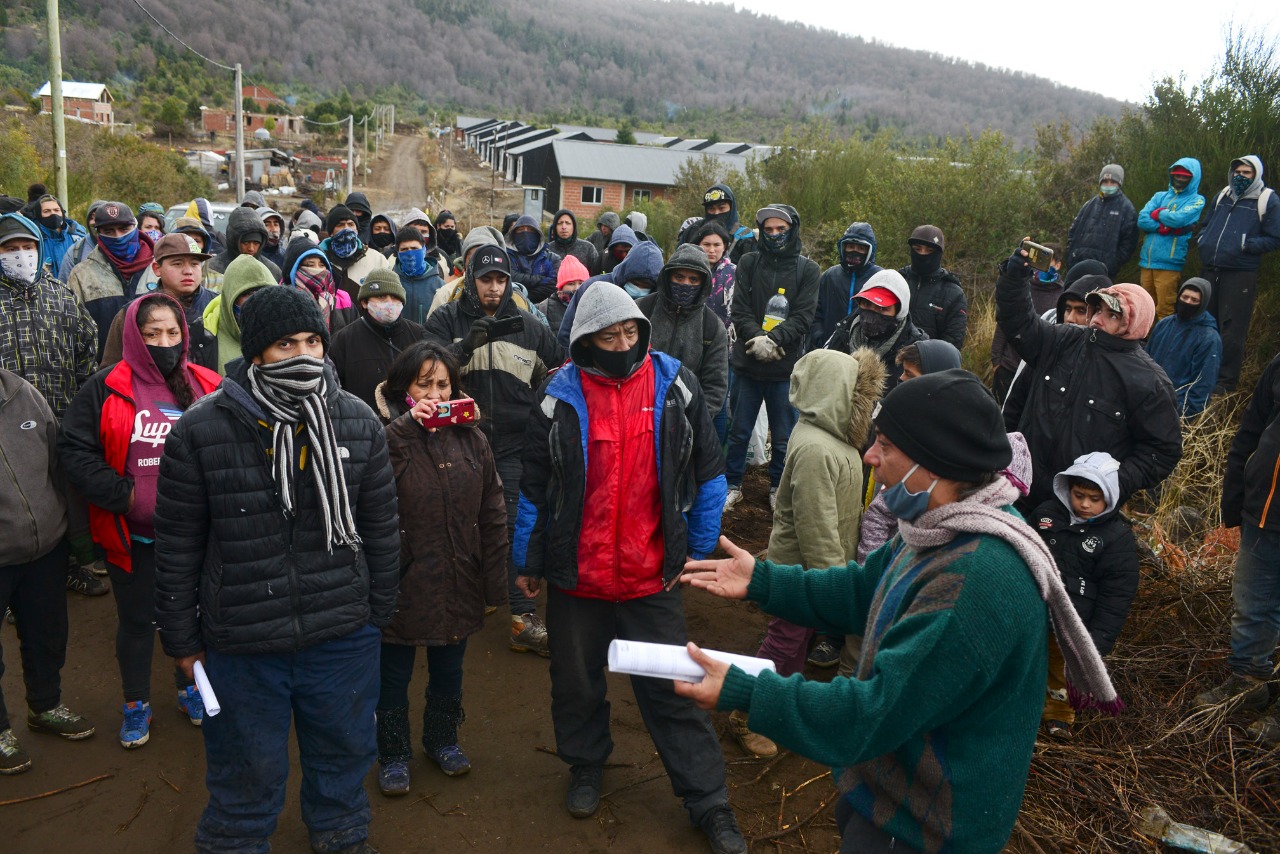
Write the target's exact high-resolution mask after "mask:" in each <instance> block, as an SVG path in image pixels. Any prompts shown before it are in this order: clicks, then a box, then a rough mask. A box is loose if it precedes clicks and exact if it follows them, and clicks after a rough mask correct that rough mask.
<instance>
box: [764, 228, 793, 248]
mask: <svg viewBox="0 0 1280 854" xmlns="http://www.w3.org/2000/svg"><path fill="white" fill-rule="evenodd" d="M790 233H791V229H787V230H786V231H780V232H778V233H777V234H762V235H760V239H761V240H763V241H764V245H765V246H768V247H769V248H770V249H772V250H773V251H774V252H780V251H782V247H784V246H786V245H787V235H789V234H790Z"/></svg>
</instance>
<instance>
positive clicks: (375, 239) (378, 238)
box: [369, 231, 396, 249]
mask: <svg viewBox="0 0 1280 854" xmlns="http://www.w3.org/2000/svg"><path fill="white" fill-rule="evenodd" d="M395 242H396V236H395V235H394V234H388V233H387V232H385V231H384V232H379V233H378V234H371V235H369V245H370V246H372V247H373V248H374V249H386V248H387V247H388V246H390V245H391V244H392V243H395Z"/></svg>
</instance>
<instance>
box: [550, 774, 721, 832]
mask: <svg viewBox="0 0 1280 854" xmlns="http://www.w3.org/2000/svg"><path fill="white" fill-rule="evenodd" d="M603 775H604V766H603V765H574V766H573V767H572V768H570V769H569V793H568V794H567V795H565V799H564V804H565V806H566V807H568V809H569V815H571V816H573V817H574V818H590V817H591V816H593V815H595V814H596V810H598V809H600V778H601V777H602V776H603ZM742 850H743V851H745V850H746V849H745V848H744V849H742Z"/></svg>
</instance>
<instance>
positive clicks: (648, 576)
mask: <svg viewBox="0 0 1280 854" xmlns="http://www.w3.org/2000/svg"><path fill="white" fill-rule="evenodd" d="M570 340H571V341H572V344H571V345H570V348H569V354H570V358H571V360H572V361H571V363H570V364H569V365H566V366H565V367H563V368H561V369H560V370H559V371H558V372H557V373H556V374H555V375H554V376H552V378H551V379H549V380H548V381H547V382H546V383H544V384H543V386H542V388H541V389H540V390H539V394H538V397H537V401H538V405H537V406H536V407H535V408H534V409H533V410H532V412H531V413H530V416H529V417H530V424H529V429H528V433H527V439H526V442H525V456H524V469H523V476H522V478H521V481H520V508H519V514H518V517H517V520H516V540H515V548H514V549H513V557H514V559H515V563H516V567H517V570H518V572H519V575H518V577H517V583H518V584H519V586H520V588H521V590H522V591H523V592H524V593H525V595H527V596H529V597H530V598H532V597H534V596H536V595H537V593H538V590H539V588H540V587H541V584H542V578H544V577H545V578H546V579H547V580H548V581H549V582H550V585H549V589H548V591H547V628H548V637H549V641H550V651H551V718H552V721H553V722H554V724H555V731H556V752H557V754H558V755H559V756H560V758H561V759H563V760H564V761H565V762H567V763H568V764H569V765H570V767H571V769H572V770H571V777H570V783H569V791H568V795H567V797H566V806H567V807H568V810H569V814H570V815H572V816H574V817H575V818H587V817H588V816H591V815H593V814H594V813H595V811H596V809H597V808H598V807H599V805H600V781H601V776H602V773H603V769H604V764H605V762H606V761H607V759H608V758H609V753H610V752H611V751H612V749H613V742H612V740H611V738H610V736H609V703H608V701H607V700H606V699H605V688H606V686H605V677H604V668H605V662H606V659H607V656H608V649H609V643H610V642H611V641H612V640H614V639H615V638H618V639H623V640H636V641H648V642H654V643H667V644H682V643H684V642H685V641H686V639H687V637H688V635H687V633H686V631H685V623H684V610H683V607H682V605H681V600H680V590H679V589H678V588H675V587H674V582H675V580H676V579H677V577H678V576H679V574H680V571H681V567H682V566H683V563H684V557H685V556H686V555H690V554H692V555H700V554H706V553H707V552H709V551H710V550H711V549H713V548H714V547H715V543H716V535H717V534H718V533H719V530H720V514H721V511H722V509H723V507H724V496H725V492H726V487H725V481H724V465H723V461H722V459H721V456H720V443H719V439H718V437H717V436H716V432H715V427H714V426H713V425H712V422H711V415H710V414H709V413H708V412H707V408H706V404H705V403H704V401H703V397H702V389H701V387H700V386H699V385H698V381H697V379H696V378H695V377H694V375H693V374H692V373H691V372H690V371H689V370H688V369H687V368H683V367H681V366H680V363H679V362H678V361H677V360H675V359H673V358H672V357H670V356H668V355H666V354H665V353H650V352H649V321H648V320H647V319H646V318H645V316H644V314H643V313H641V311H640V309H639V307H638V306H637V305H636V304H635V302H633V301H632V299H631V298H630V297H629V296H627V294H626V292H625V291H623V290H622V289H621V288H619V287H616V286H613V285H610V284H609V283H607V282H605V283H601V284H599V285H597V286H596V287H593V288H591V289H590V290H588V291H587V292H586V294H585V295H584V296H583V298H582V300H581V302H580V303H579V304H578V310H577V313H576V314H575V316H574V321H573V327H572V332H571V335H570ZM553 423H554V425H555V429H552V425H553ZM553 460H554V463H553ZM631 686H632V690H633V691H634V692H635V697H636V703H637V705H638V706H639V707H640V714H641V716H642V717H643V718H644V722H645V725H646V726H647V727H648V729H649V733H650V735H651V736H652V737H653V742H654V746H655V747H657V749H658V755H659V756H660V757H661V758H662V763H663V765H664V766H665V767H666V769H667V774H668V776H670V777H671V783H672V788H673V789H674V790H675V793H676V794H677V795H679V796H680V797H681V798H682V799H683V800H684V806H685V809H686V810H688V812H689V817H690V818H691V819H692V820H693V823H694V824H696V825H698V826H699V827H701V828H702V830H703V831H704V832H705V833H706V834H707V837H708V839H709V840H710V842H711V847H712V850H714V851H716V852H717V854H739V853H740V852H745V851H746V850H747V846H746V843H745V841H744V840H743V838H742V834H741V832H740V831H739V830H738V824H737V820H736V819H735V818H734V815H733V811H732V810H731V809H730V808H729V802H728V791H727V789H726V787H725V779H724V757H723V754H722V753H721V751H720V744H719V741H718V740H717V739H716V735H715V730H714V729H712V727H711V719H710V718H709V717H708V716H707V714H706V713H705V712H701V711H699V710H698V709H697V708H695V707H694V706H693V704H692V703H691V702H690V701H688V700H686V699H683V698H681V697H678V696H676V694H675V692H674V690H673V687H672V683H671V682H670V681H668V680H665V679H650V678H642V677H632V679H631Z"/></svg>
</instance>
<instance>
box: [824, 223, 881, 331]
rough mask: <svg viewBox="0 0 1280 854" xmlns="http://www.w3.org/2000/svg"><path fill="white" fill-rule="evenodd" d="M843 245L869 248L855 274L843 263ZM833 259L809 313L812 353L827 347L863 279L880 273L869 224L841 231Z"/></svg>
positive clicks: (861, 285)
mask: <svg viewBox="0 0 1280 854" xmlns="http://www.w3.org/2000/svg"><path fill="white" fill-rule="evenodd" d="M846 243H859V244H864V245H869V246H870V247H871V249H870V251H868V252H867V260H866V261H863V262H862V266H861V267H859V268H858V269H857V270H854V269H852V268H850V267H849V266H848V264H846V263H845V260H844V247H845V244H846ZM836 258H838V259H839V263H837V264H836V265H835V266H833V267H828V268H827V269H826V270H824V271H823V273H822V276H821V278H819V279H818V305H817V308H816V309H814V312H813V327H812V328H811V329H810V330H809V346H810V348H812V349H817V348H819V347H821V346H823V345H824V344H826V343H827V340H828V339H829V338H831V333H833V332H835V331H836V324H837V323H839V322H840V321H841V320H843V319H844V318H845V317H847V316H848V315H849V313H850V312H852V311H853V309H854V305H853V297H854V295H855V294H856V293H857V292H858V291H860V290H862V288H863V287H864V286H865V285H866V284H867V279H870V278H871V277H872V276H874V275H875V274H876V273H879V272H880V271H881V270H882V269H884V268H883V267H881V266H880V265H879V264H877V263H876V233H875V231H874V230H873V229H872V228H871V225H870V223H865V222H855V223H852V224H851V225H850V226H849V227H848V228H846V229H845V230H844V235H843V236H842V237H841V238H840V239H839V240H837V241H836Z"/></svg>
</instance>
